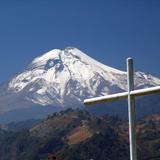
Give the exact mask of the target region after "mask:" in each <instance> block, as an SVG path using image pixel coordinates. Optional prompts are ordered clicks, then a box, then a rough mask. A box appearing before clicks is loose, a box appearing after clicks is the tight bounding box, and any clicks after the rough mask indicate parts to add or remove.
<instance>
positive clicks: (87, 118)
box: [0, 109, 160, 160]
mask: <svg viewBox="0 0 160 160" xmlns="http://www.w3.org/2000/svg"><path fill="white" fill-rule="evenodd" d="M25 123H26V124H27V122H25ZM28 123H29V124H30V125H27V127H26V129H24V128H19V127H15V128H17V130H13V128H10V127H9V126H11V125H10V124H9V125H4V126H3V127H1V130H0V159H1V160H8V159H9V160H22V159H23V160H40V159H41V160H47V158H48V157H49V156H54V157H57V158H56V159H58V160H91V159H92V160H98V159H99V160H111V159H112V160H129V142H128V123H127V122H126V121H124V120H120V119H119V118H117V117H113V116H108V115H103V116H95V115H93V114H90V113H88V112H86V111H84V110H80V109H76V110H73V109H67V110H66V111H61V112H59V113H54V114H53V115H51V116H48V118H47V119H46V120H43V121H41V122H35V124H34V125H33V121H32V122H31V121H28ZM23 124H24V122H23ZM14 126H16V124H15V125H14ZM17 126H20V124H19V123H17ZM137 140H138V143H137V144H138V146H137V148H138V159H139V160H148V159H150V158H151V157H153V158H158V157H159V158H160V114H155V115H151V116H148V117H145V118H143V119H141V120H140V121H139V122H138V125H137Z"/></svg>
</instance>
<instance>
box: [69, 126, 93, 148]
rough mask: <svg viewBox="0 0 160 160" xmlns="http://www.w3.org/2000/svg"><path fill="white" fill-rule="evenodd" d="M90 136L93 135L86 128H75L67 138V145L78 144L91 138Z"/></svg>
mask: <svg viewBox="0 0 160 160" xmlns="http://www.w3.org/2000/svg"><path fill="white" fill-rule="evenodd" d="M92 135H93V134H92V133H91V132H90V131H89V128H88V126H86V125H83V126H80V127H76V128H75V129H74V130H72V131H71V132H70V133H69V134H68V136H67V139H68V144H69V145H73V144H78V143H80V142H83V141H85V140H86V139H88V138H90V137H92Z"/></svg>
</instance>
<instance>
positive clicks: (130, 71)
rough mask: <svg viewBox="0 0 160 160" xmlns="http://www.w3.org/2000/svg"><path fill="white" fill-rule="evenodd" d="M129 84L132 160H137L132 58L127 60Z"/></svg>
mask: <svg viewBox="0 0 160 160" xmlns="http://www.w3.org/2000/svg"><path fill="white" fill-rule="evenodd" d="M127 84H128V117H129V139H130V160H137V147H136V114H135V97H134V96H133V95H131V94H130V92H131V91H133V90H134V70H133V59H132V58H128V59H127Z"/></svg>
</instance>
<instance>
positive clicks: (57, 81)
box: [8, 47, 160, 107]
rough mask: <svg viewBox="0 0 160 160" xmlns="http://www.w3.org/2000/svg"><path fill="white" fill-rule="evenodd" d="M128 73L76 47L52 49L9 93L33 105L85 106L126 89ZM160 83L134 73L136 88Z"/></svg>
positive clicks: (13, 83)
mask: <svg viewBox="0 0 160 160" xmlns="http://www.w3.org/2000/svg"><path fill="white" fill-rule="evenodd" d="M126 84H127V78H126V72H124V71H120V70H117V69H115V68H112V67H109V66H106V65H104V64H102V63H100V62H98V61H96V60H94V59H93V58H91V57H89V56H88V55H87V54H85V53H83V52H82V51H80V50H79V49H77V48H75V47H67V48H65V49H64V50H60V49H53V50H51V51H49V52H47V53H45V54H43V55H41V56H39V57H37V58H35V59H34V60H33V61H32V63H31V64H30V65H29V67H28V68H27V69H26V70H25V71H24V72H22V73H21V74H19V75H17V76H15V77H14V78H13V79H12V80H11V81H10V82H9V84H8V90H9V91H11V92H12V93H13V94H18V95H22V97H23V98H24V99H25V100H27V101H29V102H31V103H34V104H39V105H43V106H46V105H53V106H61V107H72V106H82V101H83V99H85V98H90V97H95V96H102V95H107V94H112V93H116V92H119V91H126V90H127V85H126ZM157 84H160V80H159V79H158V78H155V77H153V76H147V75H146V74H144V73H141V74H140V73H137V74H135V87H136V88H143V87H148V86H154V85H157Z"/></svg>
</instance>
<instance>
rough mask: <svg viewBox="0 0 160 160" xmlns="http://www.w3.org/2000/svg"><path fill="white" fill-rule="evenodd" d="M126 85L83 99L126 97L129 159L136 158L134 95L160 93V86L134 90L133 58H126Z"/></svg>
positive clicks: (88, 103)
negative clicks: (126, 88)
mask: <svg viewBox="0 0 160 160" xmlns="http://www.w3.org/2000/svg"><path fill="white" fill-rule="evenodd" d="M127 85H128V91H127V92H122V93H117V94H112V95H107V96H102V97H96V98H91V99H85V100H84V104H85V105H90V104H97V103H103V102H108V101H114V100H120V99H125V98H127V97H128V116H129V140H130V160H137V149H136V122H135V119H136V115H135V97H136V96H144V95H148V94H154V93H160V86H157V87H151V88H146V89H138V90H134V71H133V59H132V58H128V59H127Z"/></svg>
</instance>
